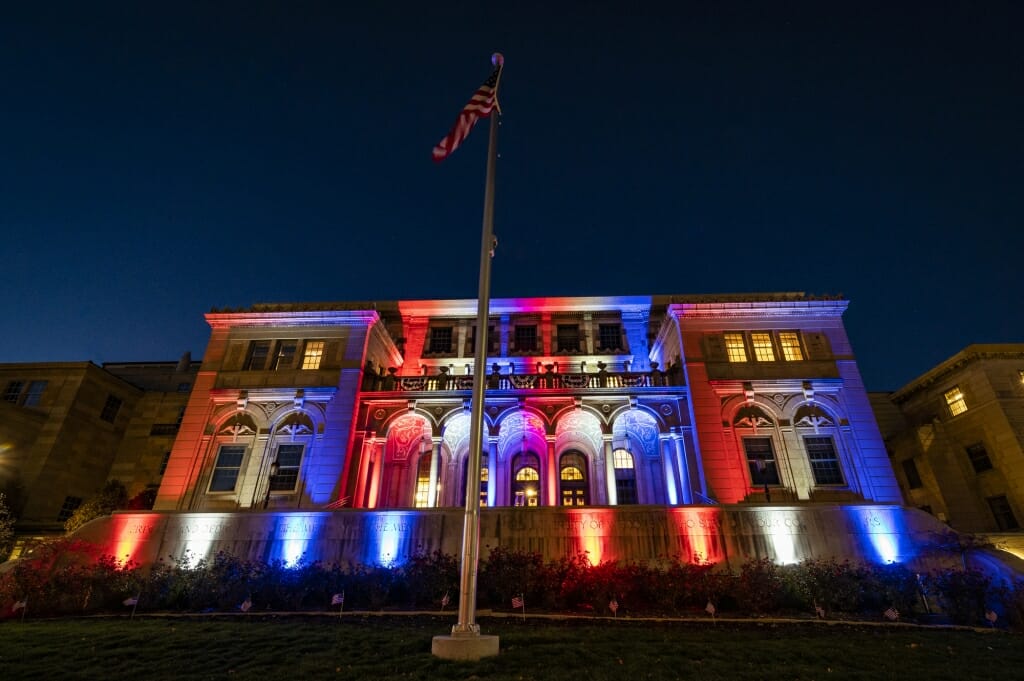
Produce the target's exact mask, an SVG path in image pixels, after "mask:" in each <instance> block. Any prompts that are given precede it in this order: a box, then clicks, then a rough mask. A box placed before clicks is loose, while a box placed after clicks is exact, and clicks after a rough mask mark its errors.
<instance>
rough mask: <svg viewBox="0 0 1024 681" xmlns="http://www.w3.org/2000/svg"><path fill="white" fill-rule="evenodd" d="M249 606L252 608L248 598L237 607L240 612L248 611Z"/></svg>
mask: <svg viewBox="0 0 1024 681" xmlns="http://www.w3.org/2000/svg"><path fill="white" fill-rule="evenodd" d="M250 608H252V600H251V599H248V598H246V599H245V600H244V601H242V604H241V605H240V606H238V609H239V610H241V611H242V612H249V609H250Z"/></svg>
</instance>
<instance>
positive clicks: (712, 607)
mask: <svg viewBox="0 0 1024 681" xmlns="http://www.w3.org/2000/svg"><path fill="white" fill-rule="evenodd" d="M704 610H705V611H707V613H708V614H709V615H711V616H712V617H714V616H715V612H716V611H715V604H714V603H712V602H711V601H710V600H708V604H707V605H705V606H704Z"/></svg>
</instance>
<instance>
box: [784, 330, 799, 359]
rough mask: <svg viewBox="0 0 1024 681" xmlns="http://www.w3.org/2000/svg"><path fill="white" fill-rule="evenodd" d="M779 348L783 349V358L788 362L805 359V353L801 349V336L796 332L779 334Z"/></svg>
mask: <svg viewBox="0 0 1024 681" xmlns="http://www.w3.org/2000/svg"><path fill="white" fill-rule="evenodd" d="M779 347H780V348H782V358H783V359H784V360H786V361H787V362H799V361H800V360H802V359H803V358H804V352H803V350H801V349H800V334H798V333H797V332H796V331H781V332H779Z"/></svg>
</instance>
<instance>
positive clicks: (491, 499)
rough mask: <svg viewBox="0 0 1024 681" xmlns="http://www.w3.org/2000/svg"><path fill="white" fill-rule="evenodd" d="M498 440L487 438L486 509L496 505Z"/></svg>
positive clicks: (499, 467) (498, 468)
mask: <svg viewBox="0 0 1024 681" xmlns="http://www.w3.org/2000/svg"><path fill="white" fill-rule="evenodd" d="M501 468H502V467H501V466H499V465H498V438H496V437H489V438H487V507H488V508H493V507H495V506H497V505H498V503H499V502H498V475H499V473H498V471H499V470H501Z"/></svg>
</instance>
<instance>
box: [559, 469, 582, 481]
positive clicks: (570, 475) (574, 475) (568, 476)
mask: <svg viewBox="0 0 1024 681" xmlns="http://www.w3.org/2000/svg"><path fill="white" fill-rule="evenodd" d="M582 479H583V471H581V470H580V469H579V468H576V466H566V467H565V468H563V469H562V480H582Z"/></svg>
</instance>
